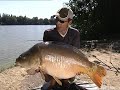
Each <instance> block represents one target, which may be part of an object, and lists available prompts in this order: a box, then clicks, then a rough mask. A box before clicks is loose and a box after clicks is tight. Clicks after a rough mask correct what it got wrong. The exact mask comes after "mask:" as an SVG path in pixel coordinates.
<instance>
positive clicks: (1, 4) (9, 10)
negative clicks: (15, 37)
mask: <svg viewBox="0 0 120 90" xmlns="http://www.w3.org/2000/svg"><path fill="white" fill-rule="evenodd" d="M65 2H69V0H25V1H24V0H5V1H4V0H0V14H1V15H2V14H3V13H5V14H12V15H15V16H20V15H21V16H25V15H26V16H27V17H29V18H32V17H38V18H48V19H49V18H50V17H51V16H52V15H54V14H56V12H57V11H58V10H59V9H60V8H61V7H63V6H65V4H64V3H65Z"/></svg>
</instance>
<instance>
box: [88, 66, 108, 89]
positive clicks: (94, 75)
mask: <svg viewBox="0 0 120 90" xmlns="http://www.w3.org/2000/svg"><path fill="white" fill-rule="evenodd" d="M88 75H89V76H90V78H91V79H92V81H93V82H94V83H95V84H96V85H97V86H98V87H99V88H100V87H101V85H102V78H103V77H104V76H105V75H106V70H105V69H104V68H103V67H102V66H98V65H95V66H93V67H92V68H91V69H90V70H89V73H88Z"/></svg>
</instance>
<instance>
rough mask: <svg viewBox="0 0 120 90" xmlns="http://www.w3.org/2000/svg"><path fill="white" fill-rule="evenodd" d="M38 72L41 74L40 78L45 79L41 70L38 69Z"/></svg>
mask: <svg viewBox="0 0 120 90" xmlns="http://www.w3.org/2000/svg"><path fill="white" fill-rule="evenodd" d="M40 74H41V77H42V79H43V80H45V76H44V73H43V72H42V71H40Z"/></svg>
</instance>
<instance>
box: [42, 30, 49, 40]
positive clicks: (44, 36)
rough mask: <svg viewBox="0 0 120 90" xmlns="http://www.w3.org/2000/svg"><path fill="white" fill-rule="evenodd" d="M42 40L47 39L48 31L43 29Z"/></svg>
mask: <svg viewBox="0 0 120 90" xmlns="http://www.w3.org/2000/svg"><path fill="white" fill-rule="evenodd" d="M43 41H44V42H45V41H48V31H45V32H44V34H43Z"/></svg>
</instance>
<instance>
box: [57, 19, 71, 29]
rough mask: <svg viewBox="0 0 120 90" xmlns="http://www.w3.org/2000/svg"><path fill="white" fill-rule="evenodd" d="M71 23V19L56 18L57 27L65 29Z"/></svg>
mask: <svg viewBox="0 0 120 90" xmlns="http://www.w3.org/2000/svg"><path fill="white" fill-rule="evenodd" d="M70 24H71V21H70V20H66V21H62V20H60V19H59V18H56V27H57V29H60V30H64V29H65V28H68V26H69V25H70Z"/></svg>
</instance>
